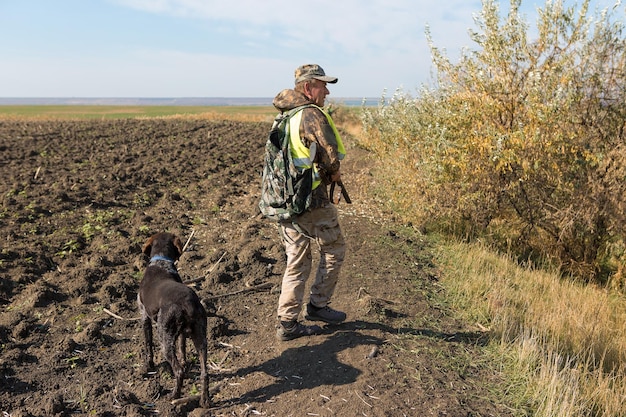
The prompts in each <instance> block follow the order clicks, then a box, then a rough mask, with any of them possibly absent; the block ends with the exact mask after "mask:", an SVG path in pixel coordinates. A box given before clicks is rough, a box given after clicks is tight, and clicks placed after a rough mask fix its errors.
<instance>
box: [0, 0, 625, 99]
mask: <svg viewBox="0 0 626 417" xmlns="http://www.w3.org/2000/svg"><path fill="white" fill-rule="evenodd" d="M565 3H566V4H569V3H572V4H574V2H573V0H572V1H568V0H565ZM614 3H615V0H592V1H591V4H592V8H595V7H599V8H604V7H610V6H613V5H614ZM502 4H503V5H502V6H501V8H502V10H505V7H507V5H508V0H502ZM543 5H544V2H540V1H533V0H522V8H521V12H522V13H523V14H524V15H525V16H527V21H528V22H529V23H531V24H533V23H534V22H535V21H536V9H537V7H539V6H543ZM620 7H622V8H623V6H620ZM480 10H481V1H480V0H447V1H442V0H316V1H315V2H300V1H293V0H292V1H286V0H54V1H51V0H0V97H4V98H9V97H10V98H29V97H145V98H162V97H273V96H274V95H276V93H278V92H279V91H280V90H282V89H284V88H291V87H293V79H294V75H293V74H294V70H295V69H296V67H298V66H299V65H302V64H307V63H316V64H319V65H321V66H322V67H323V68H324V70H325V71H326V73H327V75H331V76H335V77H338V78H339V82H338V83H337V84H334V85H329V90H330V93H331V94H330V96H329V99H332V98H333V97H336V98H340V97H341V98H346V97H351V98H364V97H373V98H379V97H381V96H383V95H384V96H387V97H389V96H391V95H393V93H394V92H395V91H396V90H401V91H403V92H405V93H407V94H412V93H413V92H416V91H418V89H419V88H420V87H421V86H422V85H424V84H428V83H429V82H430V81H432V66H431V58H430V50H429V47H428V43H427V39H426V28H427V27H428V28H429V29H430V32H431V34H432V38H433V41H434V44H435V45H436V46H437V47H438V48H443V49H445V50H446V53H447V55H448V56H449V57H450V58H452V59H454V58H455V57H458V56H459V54H460V51H461V49H462V48H463V47H470V48H471V47H473V46H474V45H473V44H472V42H471V41H470V38H469V35H468V31H469V30H470V29H476V25H475V23H474V16H475V15H476V14H478V13H479V12H480Z"/></svg>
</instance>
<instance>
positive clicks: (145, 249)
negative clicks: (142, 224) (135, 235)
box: [141, 236, 154, 256]
mask: <svg viewBox="0 0 626 417" xmlns="http://www.w3.org/2000/svg"><path fill="white" fill-rule="evenodd" d="M153 241H154V236H151V237H150V239H148V240H147V241H146V243H145V244H144V245H143V249H141V251H142V252H143V253H144V254H145V255H148V256H150V252H151V251H152V242H153Z"/></svg>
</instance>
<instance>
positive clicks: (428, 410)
mask: <svg viewBox="0 0 626 417" xmlns="http://www.w3.org/2000/svg"><path fill="white" fill-rule="evenodd" d="M268 129H269V124H267V123H240V122H231V121H224V122H215V121H212V122H209V121H205V120H182V119H158V120H157V119H155V120H114V121H41V122H39V121H7V122H0V151H1V154H0V155H1V157H0V170H1V172H2V179H3V181H2V182H1V183H0V202H1V204H0V239H1V241H2V245H1V246H0V247H1V251H0V370H1V372H0V375H1V376H0V411H2V412H3V413H4V415H11V416H14V417H17V416H42V415H46V416H67V415H80V414H84V415H89V416H118V415H120V416H149V415H164V416H170V415H172V416H183V415H193V416H200V415H209V413H210V414H211V415H213V416H233V415H236V416H242V415H265V416H281V417H282V416H306V415H312V416H427V415H437V416H444V415H445V416H476V415H482V416H486V415H499V416H502V415H510V412H509V411H508V409H507V408H506V407H504V406H502V405H500V404H499V403H498V401H493V400H490V399H489V398H491V397H490V395H492V394H490V389H491V387H492V386H493V385H494V384H497V383H498V382H499V378H500V377H499V375H498V373H497V372H496V371H495V370H492V369H490V368H489V367H488V366H487V365H485V364H484V361H483V360H482V358H481V355H482V352H481V347H480V344H481V341H482V337H483V335H482V334H480V333H478V332H475V331H474V329H473V328H471V327H470V326H467V325H465V324H463V323H460V322H457V321H456V320H454V319H453V318H451V317H450V315H449V314H448V312H446V311H445V310H442V309H441V308H438V307H437V306H435V305H432V304H431V303H430V302H429V299H430V298H431V297H433V296H434V295H435V293H436V292H437V291H439V289H438V287H436V286H434V285H433V281H434V280H436V276H437V274H438V271H437V270H436V269H435V267H434V266H433V265H432V263H431V262H429V261H428V259H429V257H430V255H429V247H428V242H427V240H426V239H425V238H423V237H420V236H419V235H415V234H412V233H408V232H406V233H404V232H402V230H401V229H400V228H398V227H397V226H395V225H394V223H393V218H392V216H390V215H388V214H385V213H384V212H383V211H381V210H380V209H379V208H377V206H376V205H375V204H374V203H373V202H372V201H371V199H370V198H369V197H368V194H367V187H368V186H369V185H370V184H371V183H372V182H374V181H375V178H374V177H373V176H372V172H371V166H372V164H371V162H370V161H369V160H368V155H367V154H366V153H365V152H364V151H362V150H359V149H356V148H353V149H349V155H348V158H347V160H346V162H345V163H344V167H343V173H344V175H343V176H344V182H345V183H346V185H347V186H348V187H349V191H350V193H351V197H352V199H353V200H354V204H352V205H350V206H349V205H345V203H341V204H340V205H339V209H340V216H341V217H340V220H341V224H342V228H343V231H344V233H345V235H346V240H347V242H348V257H347V260H346V263H345V266H344V269H343V271H342V277H341V280H340V283H339V285H338V288H337V293H336V296H335V298H334V300H333V307H335V308H338V309H342V310H344V311H346V312H347V314H348V320H347V322H346V323H344V324H342V325H338V326H327V327H326V328H325V334H323V335H321V336H315V337H309V338H302V339H296V340H294V341H290V342H282V343H281V342H277V341H276V338H275V325H276V317H275V310H276V302H277V298H278V292H277V291H278V290H277V288H278V287H279V284H280V280H281V274H282V271H283V268H284V265H285V259H284V251H283V247H282V244H281V242H280V238H279V233H278V229H277V227H276V225H275V224H273V223H271V222H269V221H267V220H264V219H262V218H261V217H260V216H259V215H258V213H257V205H256V204H257V201H258V192H259V183H260V168H261V161H262V157H263V147H264V141H265V137H266V134H267V132H268ZM345 141H346V142H347V144H348V145H349V144H350V142H351V141H350V138H349V136H347V137H346V139H345ZM159 231H170V232H173V233H176V234H178V235H179V236H180V237H181V239H182V240H183V242H186V243H187V247H186V252H185V253H184V254H183V256H182V258H181V259H180V261H179V262H178V268H179V271H180V273H181V275H182V276H183V278H184V279H186V280H197V282H196V283H195V284H193V285H194V288H195V289H196V291H197V292H198V294H199V295H200V297H201V298H202V299H204V302H205V304H206V306H207V307H208V308H209V310H210V311H211V317H209V327H210V330H211V331H210V340H209V347H210V362H211V391H212V397H213V408H212V409H211V410H204V409H202V408H200V407H199V403H198V401H197V400H195V399H192V400H191V401H189V402H186V403H183V404H172V403H171V401H170V398H169V394H170V393H171V390H172V388H173V385H174V381H173V380H172V376H171V373H170V370H169V369H168V367H167V365H166V364H165V363H164V362H163V360H162V358H161V357H160V356H159V354H157V357H156V361H157V363H159V367H158V370H157V371H156V372H155V373H152V374H148V375H145V374H142V372H141V364H142V351H141V346H142V343H143V341H142V333H141V331H140V328H139V324H138V322H137V321H136V318H137V317H138V312H137V307H136V303H135V298H136V293H137V287H138V284H139V281H140V279H141V277H142V273H143V269H144V267H145V263H146V259H145V258H144V256H143V255H142V254H141V246H142V245H143V243H144V242H145V241H146V240H147V238H148V237H149V236H150V235H151V234H153V233H156V232H159ZM187 351H188V356H189V357H190V358H189V359H190V360H189V369H188V372H187V378H186V379H185V385H184V395H185V396H192V395H193V394H195V393H197V385H196V383H195V379H196V378H197V377H198V374H199V370H198V364H197V360H196V358H195V351H194V350H193V348H192V346H191V345H189V346H188V349H187Z"/></svg>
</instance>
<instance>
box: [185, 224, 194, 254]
mask: <svg viewBox="0 0 626 417" xmlns="http://www.w3.org/2000/svg"><path fill="white" fill-rule="evenodd" d="M194 233H196V231H195V230H194V229H191V234H190V235H189V239H187V242H185V245H184V246H183V253H185V251H186V250H187V246H189V242H191V238H192V237H193V235H194Z"/></svg>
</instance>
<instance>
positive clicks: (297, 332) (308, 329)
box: [276, 321, 322, 342]
mask: <svg viewBox="0 0 626 417" xmlns="http://www.w3.org/2000/svg"><path fill="white" fill-rule="evenodd" d="M320 333H322V328H321V327H320V326H315V325H313V326H305V325H304V324H302V323H299V322H297V321H281V322H280V324H279V325H278V330H277V331H276V338H278V340H281V341H283V342H285V341H287V340H293V339H297V338H298V337H302V336H312V335H315V334H320Z"/></svg>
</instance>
